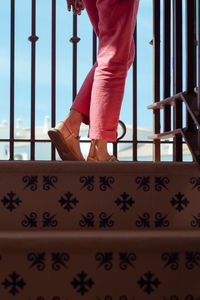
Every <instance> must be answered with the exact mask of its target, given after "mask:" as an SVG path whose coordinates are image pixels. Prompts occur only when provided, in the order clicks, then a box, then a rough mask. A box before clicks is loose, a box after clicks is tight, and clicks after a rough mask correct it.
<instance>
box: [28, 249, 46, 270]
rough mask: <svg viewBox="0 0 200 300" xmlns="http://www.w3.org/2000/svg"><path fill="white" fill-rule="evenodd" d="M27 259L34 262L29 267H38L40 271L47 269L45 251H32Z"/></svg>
mask: <svg viewBox="0 0 200 300" xmlns="http://www.w3.org/2000/svg"><path fill="white" fill-rule="evenodd" d="M27 260H28V261H30V262H32V264H31V265H30V266H29V269H32V268H33V267H36V269H37V270H38V271H43V270H44V269H45V252H41V253H34V252H31V253H29V254H28V255H27Z"/></svg>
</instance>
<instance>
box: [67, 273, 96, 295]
mask: <svg viewBox="0 0 200 300" xmlns="http://www.w3.org/2000/svg"><path fill="white" fill-rule="evenodd" d="M71 285H72V286H73V288H74V289H75V290H76V291H77V293H80V294H81V295H82V296H83V295H85V293H87V292H89V290H90V289H91V288H92V287H93V285H94V281H93V280H92V278H90V277H88V274H87V273H85V272H83V271H82V272H81V273H79V274H77V276H76V277H74V279H73V280H72V282H71Z"/></svg>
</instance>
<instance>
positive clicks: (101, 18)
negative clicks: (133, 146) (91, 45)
mask: <svg viewBox="0 0 200 300" xmlns="http://www.w3.org/2000/svg"><path fill="white" fill-rule="evenodd" d="M83 1H84V4H85V7H86V10H87V13H88V16H89V18H90V21H91V23H92V25H93V28H94V31H95V32H96V34H97V36H98V38H99V50H98V58H97V62H96V63H95V65H94V66H93V68H92V69H91V70H90V72H89V74H88V75H87V77H86V79H85V81H84V83H83V85H82V87H81V89H80V91H79V93H78V95H77V96H76V99H75V101H74V103H73V105H72V107H71V109H74V110H77V111H79V112H81V113H82V114H83V115H84V120H83V122H84V123H85V124H89V137H90V138H91V139H97V140H107V141H115V140H116V138H117V126H118V121H119V114H120V109H121V104H122V99H123V95H124V86H125V80H126V76H127V72H128V69H129V68H130V66H131V64H132V63H133V61H134V56H135V46H134V41H133V33H134V29H135V23H136V16H137V11H138V4H139V1H138V0H83Z"/></svg>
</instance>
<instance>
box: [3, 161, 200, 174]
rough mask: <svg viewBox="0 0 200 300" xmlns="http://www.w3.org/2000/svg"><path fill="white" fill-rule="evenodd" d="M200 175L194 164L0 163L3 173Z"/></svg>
mask: <svg viewBox="0 0 200 300" xmlns="http://www.w3.org/2000/svg"><path fill="white" fill-rule="evenodd" d="M88 171H89V172H91V173H92V172H94V173H97V172H102V171H103V172H111V173H138V172H140V173H141V172H143V173H145V172H148V173H156V172H158V173H163V172H164V173H173V174H181V173H184V174H187V173H188V172H192V173H194V172H195V173H197V174H199V173H200V170H199V168H198V167H197V165H196V164H195V163H193V162H182V163H181V162H179V163H173V162H159V163H154V162H112V163H111V162H71V161H69V162H65V161H0V172H1V173H14V172H20V173H24V172H37V173H44V172H48V173H85V172H88Z"/></svg>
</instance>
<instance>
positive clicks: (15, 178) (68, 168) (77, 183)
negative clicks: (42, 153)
mask: <svg viewBox="0 0 200 300" xmlns="http://www.w3.org/2000/svg"><path fill="white" fill-rule="evenodd" d="M0 170H1V172H0V207H1V209H0V228H1V230H15V229H16V230H28V231H30V230H31V231H37V230H46V231H47V230H51V231H52V230H58V229H60V230H75V229H76V230H80V229H81V230H84V231H85V230H105V231H107V230H119V229H123V230H130V229H132V230H140V231H141V230H148V231H151V230H169V229H194V230H199V229H200V201H199V195H200V172H199V169H198V168H197V167H196V165H195V164H194V163H151V162H147V163H130V162H120V163H98V162H97V163H93V162H90V163H88V162H44V161H42V162H19V161H18V162H6V161H3V162H0Z"/></svg>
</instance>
